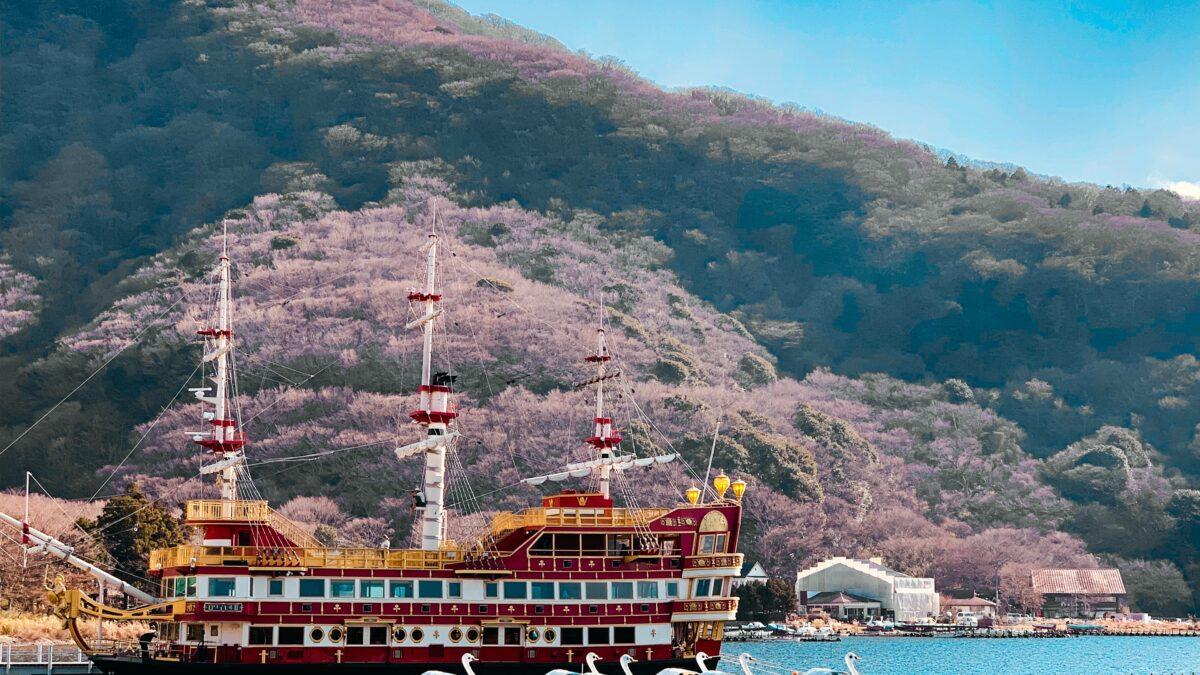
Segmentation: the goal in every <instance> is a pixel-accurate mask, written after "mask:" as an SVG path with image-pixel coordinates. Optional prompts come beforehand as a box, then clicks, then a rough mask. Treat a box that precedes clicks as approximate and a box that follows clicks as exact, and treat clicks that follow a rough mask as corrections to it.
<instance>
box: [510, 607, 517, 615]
mask: <svg viewBox="0 0 1200 675" xmlns="http://www.w3.org/2000/svg"><path fill="white" fill-rule="evenodd" d="M515 611H517V608H516V607H513V606H512V605H509V606H508V613H509V614H512V613H513V612H515Z"/></svg>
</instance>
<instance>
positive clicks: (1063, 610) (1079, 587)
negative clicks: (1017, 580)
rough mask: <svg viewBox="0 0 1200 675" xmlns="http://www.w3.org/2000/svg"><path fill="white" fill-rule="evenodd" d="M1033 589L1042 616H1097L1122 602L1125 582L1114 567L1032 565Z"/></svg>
mask: <svg viewBox="0 0 1200 675" xmlns="http://www.w3.org/2000/svg"><path fill="white" fill-rule="evenodd" d="M1030 583H1031V585H1032V588H1033V591H1034V592H1035V593H1037V594H1039V595H1041V596H1042V609H1041V614H1042V616H1046V617H1051V618H1057V617H1091V618H1095V617H1101V616H1104V615H1105V614H1115V613H1117V612H1120V611H1121V610H1122V609H1123V607H1124V605H1125V596H1126V592H1125V582H1124V580H1122V579H1121V571H1120V570H1116V569H1094V570H1082V569H1035V570H1031V571H1030Z"/></svg>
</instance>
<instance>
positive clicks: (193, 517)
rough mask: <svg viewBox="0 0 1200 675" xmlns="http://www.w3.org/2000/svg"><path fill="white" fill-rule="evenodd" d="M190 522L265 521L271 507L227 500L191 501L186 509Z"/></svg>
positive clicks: (264, 504)
mask: <svg viewBox="0 0 1200 675" xmlns="http://www.w3.org/2000/svg"><path fill="white" fill-rule="evenodd" d="M184 510H185V511H186V514H187V521H188V522H189V523H190V522H201V523H204V522H245V521H260V522H261V521H265V520H266V519H267V517H268V516H269V515H270V513H271V507H270V506H268V505H267V503H266V502H265V501H230V500H226V499H190V500H188V502H187V504H186V506H185V509H184Z"/></svg>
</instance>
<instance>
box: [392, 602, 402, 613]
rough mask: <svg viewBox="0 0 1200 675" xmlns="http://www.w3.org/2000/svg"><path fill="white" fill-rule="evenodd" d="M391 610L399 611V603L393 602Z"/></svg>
mask: <svg viewBox="0 0 1200 675" xmlns="http://www.w3.org/2000/svg"><path fill="white" fill-rule="evenodd" d="M392 611H393V612H399V611H400V605H399V604H398V603H397V604H395V605H392Z"/></svg>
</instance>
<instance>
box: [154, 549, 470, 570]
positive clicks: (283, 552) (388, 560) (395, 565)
mask: <svg viewBox="0 0 1200 675" xmlns="http://www.w3.org/2000/svg"><path fill="white" fill-rule="evenodd" d="M463 559H464V554H463V552H462V551H460V550H458V549H442V550H440V551H423V550H420V549H387V548H287V549H280V548H275V547H255V546H175V547H173V548H166V549H159V550H157V551H153V552H152V553H151V554H150V569H152V570H161V569H167V568H171V567H191V566H197V567H210V566H223V567H229V566H238V565H242V564H244V565H246V566H247V567H287V568H308V569H316V568H320V569H426V570H428V569H441V568H443V567H445V566H446V565H449V564H452V563H457V562H462V561H463Z"/></svg>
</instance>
